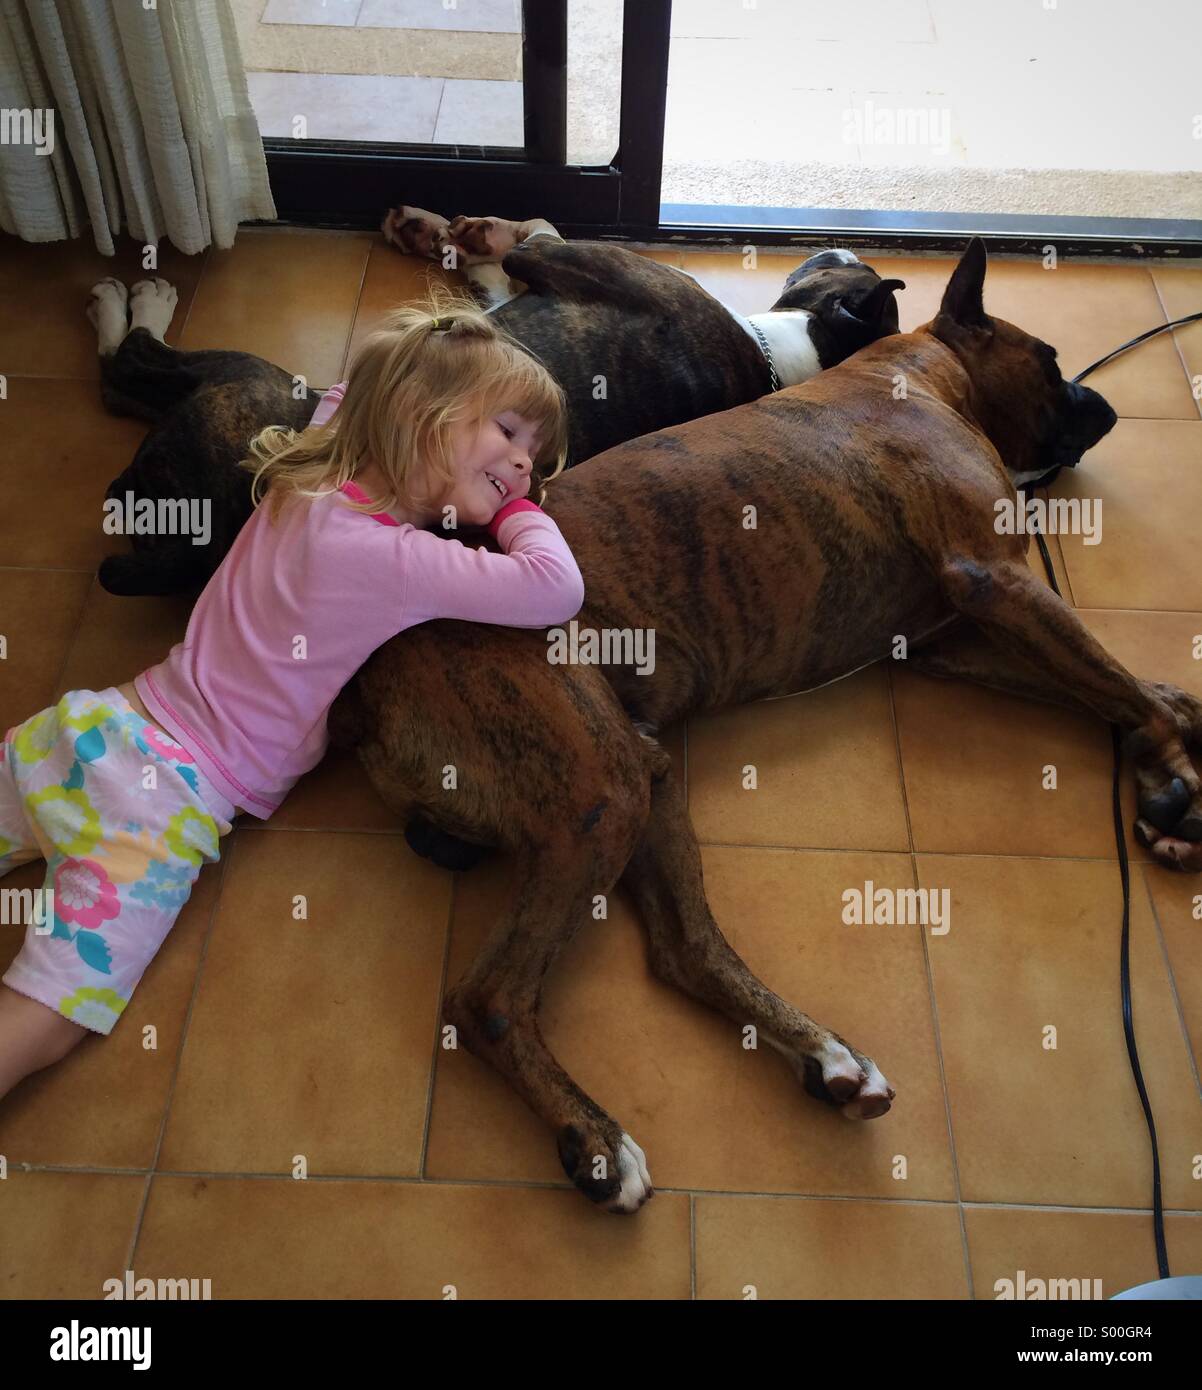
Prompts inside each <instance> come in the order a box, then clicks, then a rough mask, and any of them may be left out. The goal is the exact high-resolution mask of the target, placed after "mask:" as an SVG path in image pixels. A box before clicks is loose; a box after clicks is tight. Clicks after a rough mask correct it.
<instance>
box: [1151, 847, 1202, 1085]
mask: <svg viewBox="0 0 1202 1390" xmlns="http://www.w3.org/2000/svg"><path fill="white" fill-rule="evenodd" d="M1141 868H1142V870H1143V872H1142V873H1141V874H1140V877H1141V878H1142V879H1143V884H1144V892H1145V893H1146V894H1147V896H1148V906H1149V907H1150V908H1151V909H1152V922H1153V924H1154V927H1155V930H1156V935H1157V937H1158V939H1159V941H1160V955H1161V959H1162V960H1163V961H1164V968H1165V971H1166V973H1167V974H1168V977H1169V991H1170V993H1171V994H1172V996H1173V1005H1174V1007H1175V1008H1176V1010H1177V1022H1178V1023H1179V1024H1180V1026H1181V1035H1182V1037H1183V1038H1184V1040H1185V1055H1186V1057H1187V1058H1188V1060H1189V1067H1190V1071H1191V1072H1192V1073H1193V1077H1194V1085H1195V1086H1196V1087H1197V1088H1198V1095H1199V1098H1202V1078H1200V1077H1199V1075H1198V1063H1197V1059H1196V1057H1195V1054H1194V1046H1193V1042H1192V1040H1191V1038H1190V1035H1189V1027H1188V1025H1187V1024H1186V1021H1185V1009H1184V1008H1183V1006H1182V1003H1181V996H1180V994H1179V993H1178V991H1177V977H1176V975H1175V974H1174V972H1173V961H1172V957H1171V956H1170V955H1169V944H1168V942H1167V941H1166V940H1165V936H1164V927H1163V926H1162V925H1161V921H1160V913H1159V911H1158V910H1157V907H1156V895H1155V894H1154V893H1153V892H1152V885H1151V884H1150V883H1149V882H1148V865H1147V864H1144V865H1142V866H1141Z"/></svg>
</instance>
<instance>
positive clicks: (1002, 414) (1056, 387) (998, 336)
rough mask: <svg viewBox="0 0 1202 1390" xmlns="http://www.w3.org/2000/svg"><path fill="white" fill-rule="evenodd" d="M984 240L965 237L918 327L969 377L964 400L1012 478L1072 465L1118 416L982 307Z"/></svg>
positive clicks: (1034, 341) (1050, 353) (1037, 477)
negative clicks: (933, 309) (939, 296)
mask: <svg viewBox="0 0 1202 1390" xmlns="http://www.w3.org/2000/svg"><path fill="white" fill-rule="evenodd" d="M985 263H986V257H985V243H984V242H983V241H982V240H981V239H980V237H974V238H973V239H972V241H971V242H969V245H968V250H967V251H965V253H964V255H963V257H962V258H961V260H960V264H959V265H958V266H957V267H956V269H955V270H954V271H953V272H952V278H951V279H950V280H949V281H948V283H947V289H946V290H945V291H944V293H943V302H942V303H941V304H940V306H939V312H938V313H937V314H936V315H935V317H934V318H933V319H932V320H931V322H930V323H928V324H925V325H924V326H923V328H922V329H920V330H919V331H920V332H929V333H931V334H932V335H933V336H934V337H936V338H938V339H939V341H940V342H942V343H944V344H946V345H947V346H948V347H949V348H951V349H952V351H953V352H954V353H955V354H956V356H957V357H958V358H959V359H960V361H961V362H962V363H963V365H964V367H965V369H966V370H967V372H968V375H969V379H970V381H971V383H972V389H971V396H970V400H969V405H970V408H971V410H972V413H973V415H974V416H975V418H976V419H977V421H978V422H979V423H980V425H981V428H982V429H983V430H984V431H985V433H986V434H987V435H988V436H989V440H990V443H991V444H992V445H993V446H994V448H995V449H996V450H997V451H998V453H999V454H1000V455H1001V457H1002V462H1003V463H1004V464H1005V465H1006V467H1007V468H1008V469H1009V470H1010V475H1011V477H1012V478H1013V480H1014V482H1015V484H1016V485H1023V484H1027V485H1034V484H1037V483H1050V482H1051V481H1052V480H1053V478H1055V476H1056V474H1057V473H1059V472H1060V470H1061V469H1062V468H1073V467H1075V466H1076V464H1077V463H1078V461H1079V460H1080V458H1081V455H1082V454H1084V453H1085V451H1086V450H1087V449H1092V448H1093V446H1094V445H1095V444H1096V443H1097V442H1098V440H1099V439H1101V438H1102V437H1103V436H1104V435H1106V434H1108V433H1109V432H1110V430H1111V429H1112V428H1113V427H1114V423H1115V420H1116V419H1117V418H1118V417H1117V416H1116V415H1115V413H1114V411H1113V410H1112V409H1111V408H1110V406H1109V404H1108V403H1107V402H1106V400H1105V399H1104V398H1103V397H1102V396H1100V395H1099V394H1098V393H1097V392H1096V391H1091V390H1090V388H1089V387H1088V386H1077V385H1075V384H1074V383H1073V382H1071V381H1065V379H1064V378H1063V377H1062V376H1061V374H1060V368H1059V367H1058V366H1057V364H1056V349H1055V348H1054V347H1049V345H1048V344H1047V343H1045V342H1041V341H1040V339H1038V338H1033V337H1032V336H1031V334H1029V333H1024V332H1023V330H1022V329H1021V328H1017V327H1015V325H1014V324H1012V323H1007V322H1006V321H1005V320H1004V319H997V318H991V317H990V316H989V315H988V314H987V313H986V312H985V304H984V297H983V296H984V286H985Z"/></svg>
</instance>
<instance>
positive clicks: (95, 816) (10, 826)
mask: <svg viewBox="0 0 1202 1390" xmlns="http://www.w3.org/2000/svg"><path fill="white" fill-rule="evenodd" d="M227 815H228V816H229V817H232V815H233V807H231V806H230V804H229V802H228V801H226V800H225V798H224V797H222V796H221V795H220V794H219V793H217V792H216V791H215V790H214V788H213V787H212V786H211V784H210V783H209V782H208V780H207V779H206V778H205V777H204V775H203V774H202V773H201V771H200V769H199V768H198V767H197V765H196V763H195V761H194V760H193V758H192V755H191V754H190V753H189V752H188V751H187V750H186V749H185V748H183V747H181V746H180V745H179V744H178V743H175V742H174V741H173V740H171V739H168V738H167V737H166V735H165V734H164V733H163V732H162V730H160V729H158V728H156V727H155V726H154V725H151V724H147V722H146V720H145V719H144V718H143V717H142V716H141V715H140V714H138V712H137V711H136V710H134V709H133V707H132V706H131V705H130V704H129V702H128V700H126V699H125V697H124V696H123V695H122V694H121V693H120V691H118V690H116V689H115V688H111V689H108V690H102V691H100V692H96V691H92V690H73V691H70V692H69V693H68V694H66V695H64V696H63V698H62V699H61V700H60V701H59V702H58V704H57V705H52V706H51V707H50V708H49V709H44V710H43V711H42V712H41V713H40V714H35V715H34V716H33V718H32V719H27V720H26V721H25V723H24V724H19V725H18V726H17V727H16V728H13V729H10V730H9V731H8V733H7V734H6V735H5V736H4V739H3V741H0V877H2V876H3V875H4V874H6V873H7V872H8V871H9V870H10V869H13V868H15V867H16V866H17V865H18V864H24V863H27V862H28V861H29V860H31V859H36V858H39V857H41V858H44V859H45V860H46V880H45V886H44V888H43V889H42V891H41V894H40V896H39V895H38V894H33V895H25V898H24V901H25V903H26V904H28V902H29V897H30V896H32V898H33V899H34V902H35V909H34V911H33V913H32V915H31V919H30V920H29V923H28V926H27V930H26V933H25V941H24V944H23V945H22V947H21V949H20V951H19V953H18V954H17V956H16V959H15V960H14V961H13V963H12V965H10V966H9V968H8V970H7V971H6V972H5V974H4V977H3V979H4V983H5V984H6V985H8V986H9V988H11V989H14V990H16V991H17V993H19V994H25V995H28V996H29V997H30V998H31V999H36V1000H38V1002H39V1003H42V1004H45V1005H47V1007H49V1008H51V1009H54V1010H55V1012H56V1013H60V1014H62V1015H63V1016H64V1017H66V1018H69V1019H71V1020H72V1021H73V1022H75V1023H78V1024H81V1025H82V1026H83V1027H85V1028H90V1029H92V1030H93V1031H94V1032H97V1033H109V1032H111V1031H112V1028H113V1025H114V1024H115V1023H116V1022H117V1019H118V1018H120V1016H121V1013H122V1010H123V1009H124V1008H125V1006H126V1004H127V1003H128V1002H129V998H130V996H131V995H132V993H133V991H134V987H135V986H136V985H137V983H138V981H139V980H140V979H141V978H142V974H143V972H144V971H145V969H146V967H147V966H148V965H149V964H150V961H151V960H152V958H153V957H154V955H155V952H156V951H158V949H159V947H160V946H161V945H162V943H163V939H164V938H165V937H166V935H167V933H168V931H170V929H171V927H172V924H173V923H174V922H175V919H176V917H177V916H178V915H179V912H180V909H181V908H182V907H183V905H184V903H186V902H187V900H188V895H189V894H190V893H191V891H192V885H193V883H194V882H195V881H196V878H197V875H198V874H199V873H200V869H201V865H202V864H204V863H206V862H208V863H214V862H216V860H217V858H218V840H219V839H220V837H221V836H222V835H225V834H227V833H228V832H229V830H230V828H231V827H230V820H229V819H227ZM0 895H2V896H3V897H4V899H6V901H5V902H4V904H3V905H4V906H5V907H6V908H9V909H11V906H12V904H13V903H14V902H15V901H16V899H17V897H18V895H17V894H16V893H15V892H9V893H4V890H3V889H0ZM22 920H24V918H22ZM0 923H6V924H11V925H12V926H15V925H18V923H17V922H16V921H15V914H14V913H13V912H12V911H11V910H9V911H6V912H5V913H4V914H2V915H0ZM9 929H10V926H9V925H5V926H0V931H7V930H9Z"/></svg>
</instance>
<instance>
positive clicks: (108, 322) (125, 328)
mask: <svg viewBox="0 0 1202 1390" xmlns="http://www.w3.org/2000/svg"><path fill="white" fill-rule="evenodd" d="M85 312H86V313H87V316H88V322H89V323H90V324H91V325H92V327H93V328H94V329H95V330H96V350H97V352H99V354H100V357H101V360H102V361H103V359H104V358H106V357H111V356H112V355H113V353H115V352H116V351H117V349H118V348H119V347H120V346H121V342H122V340H123V339H124V337H125V335H126V334H127V333H128V332H129V291H128V290H127V289H126V288H125V286H124V285H123V284H122V283H121V281H120V280H116V279H114V278H113V277H112V276H111V275H110V276H108V277H107V278H106V279H104V280H101V281H99V282H98V283H97V284H95V285H93V286H92V293H91V295H90V296H89V298H88V303H87V308H86V310H85Z"/></svg>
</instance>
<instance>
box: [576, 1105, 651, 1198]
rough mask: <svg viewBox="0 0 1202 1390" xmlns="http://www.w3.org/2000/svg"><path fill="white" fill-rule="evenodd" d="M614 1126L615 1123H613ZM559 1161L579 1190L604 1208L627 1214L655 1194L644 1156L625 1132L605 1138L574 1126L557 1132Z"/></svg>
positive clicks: (595, 1132)
mask: <svg viewBox="0 0 1202 1390" xmlns="http://www.w3.org/2000/svg"><path fill="white" fill-rule="evenodd" d="M615 1128H616V1126H615ZM558 1145H559V1161H560V1163H562V1164H563V1170H564V1172H565V1173H566V1174H567V1175H568V1177H569V1178H571V1180H572V1181H573V1182H574V1183H575V1184H576V1186H577V1187H578V1188H579V1189H580V1191H581V1192H583V1193H584V1195H585V1196H586V1197H587V1198H588V1199H589V1201H590V1202H595V1203H596V1204H597V1205H598V1206H599V1207H602V1208H604V1210H605V1211H610V1212H614V1213H617V1214H619V1215H623V1216H629V1215H631V1214H632V1213H634V1212H636V1211H638V1209H639V1208H640V1207H641V1206H642V1205H643V1203H644V1202H648V1201H650V1200H651V1198H652V1197H654V1196H655V1188H653V1187H652V1186H651V1174H650V1173H649V1172H648V1171H647V1155H646V1154H645V1153H644V1152H643V1151H642V1149H640V1148H639V1146H638V1145H637V1144H636V1143H635V1142H634V1140H633V1139H632V1138H631V1137H630V1135H629V1134H625V1133H619V1134H617V1135H616V1136H615V1137H614V1138H613V1139H608V1140H607V1139H605V1138H603V1137H602V1136H601V1134H600V1133H599V1132H598V1131H593V1132H591V1133H587V1132H586V1131H584V1130H582V1129H580V1128H578V1127H577V1126H576V1125H565V1126H564V1127H563V1129H561V1130H560V1131H559V1136H558Z"/></svg>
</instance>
